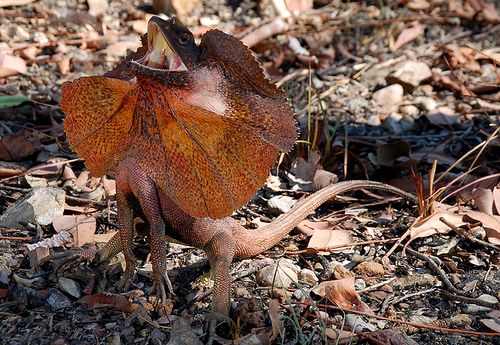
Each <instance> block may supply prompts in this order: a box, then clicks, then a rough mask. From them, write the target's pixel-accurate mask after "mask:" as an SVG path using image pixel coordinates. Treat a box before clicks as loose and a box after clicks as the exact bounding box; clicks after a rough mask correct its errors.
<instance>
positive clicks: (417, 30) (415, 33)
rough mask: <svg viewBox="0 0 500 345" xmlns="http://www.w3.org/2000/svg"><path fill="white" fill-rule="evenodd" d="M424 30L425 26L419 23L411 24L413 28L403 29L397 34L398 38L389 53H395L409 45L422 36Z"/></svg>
mask: <svg viewBox="0 0 500 345" xmlns="http://www.w3.org/2000/svg"><path fill="white" fill-rule="evenodd" d="M424 30H425V26H424V25H422V24H420V23H418V22H417V23H413V26H410V27H409V28H406V29H404V30H403V31H401V33H400V34H399V36H398V38H397V39H396V42H394V45H393V46H392V47H390V48H391V51H393V52H394V51H396V50H398V49H399V48H401V47H402V46H404V45H405V44H408V43H410V42H411V41H414V40H416V39H417V38H418V37H420V36H423V35H424Z"/></svg>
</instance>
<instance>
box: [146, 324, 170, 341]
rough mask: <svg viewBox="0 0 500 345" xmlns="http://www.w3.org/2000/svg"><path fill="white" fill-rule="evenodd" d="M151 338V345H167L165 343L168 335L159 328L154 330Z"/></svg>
mask: <svg viewBox="0 0 500 345" xmlns="http://www.w3.org/2000/svg"><path fill="white" fill-rule="evenodd" d="M149 336H150V339H151V344H165V342H166V341H167V335H166V334H165V333H164V332H162V331H160V330H159V329H157V328H155V329H153V331H152V332H151V334H150V335H149Z"/></svg>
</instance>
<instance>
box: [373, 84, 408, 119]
mask: <svg viewBox="0 0 500 345" xmlns="http://www.w3.org/2000/svg"><path fill="white" fill-rule="evenodd" d="M403 94H404V89H403V87H402V86H401V85H399V84H393V85H389V86H387V87H384V88H383V89H380V90H378V91H376V92H374V93H373V96H372V98H373V100H374V101H375V103H376V104H377V105H378V106H380V107H381V109H380V111H381V112H383V113H392V112H396V111H397V110H398V108H399V105H400V104H401V102H402V101H403Z"/></svg>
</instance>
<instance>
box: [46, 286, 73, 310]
mask: <svg viewBox="0 0 500 345" xmlns="http://www.w3.org/2000/svg"><path fill="white" fill-rule="evenodd" d="M47 303H48V304H49V305H50V308H51V309H52V310H54V311H56V310H59V309H63V308H66V307H69V306H71V301H70V299H69V298H68V297H66V296H65V295H64V294H63V293H62V292H61V291H59V290H57V289H49V297H48V298H47Z"/></svg>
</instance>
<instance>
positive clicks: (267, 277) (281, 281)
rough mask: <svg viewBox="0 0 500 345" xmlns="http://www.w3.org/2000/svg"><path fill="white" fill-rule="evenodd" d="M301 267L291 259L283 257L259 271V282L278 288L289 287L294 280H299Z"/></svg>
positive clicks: (262, 284) (257, 276)
mask: <svg viewBox="0 0 500 345" xmlns="http://www.w3.org/2000/svg"><path fill="white" fill-rule="evenodd" d="M298 272H300V268H299V267H298V266H297V265H295V264H294V263H293V262H292V261H291V260H288V259H281V260H279V261H278V262H277V263H273V264H271V265H269V266H266V267H264V268H262V269H260V270H259V271H258V272H257V275H256V278H257V283H258V284H259V285H261V286H274V287H278V288H288V287H290V286H291V285H292V283H293V282H297V281H298V280H299V279H298Z"/></svg>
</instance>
